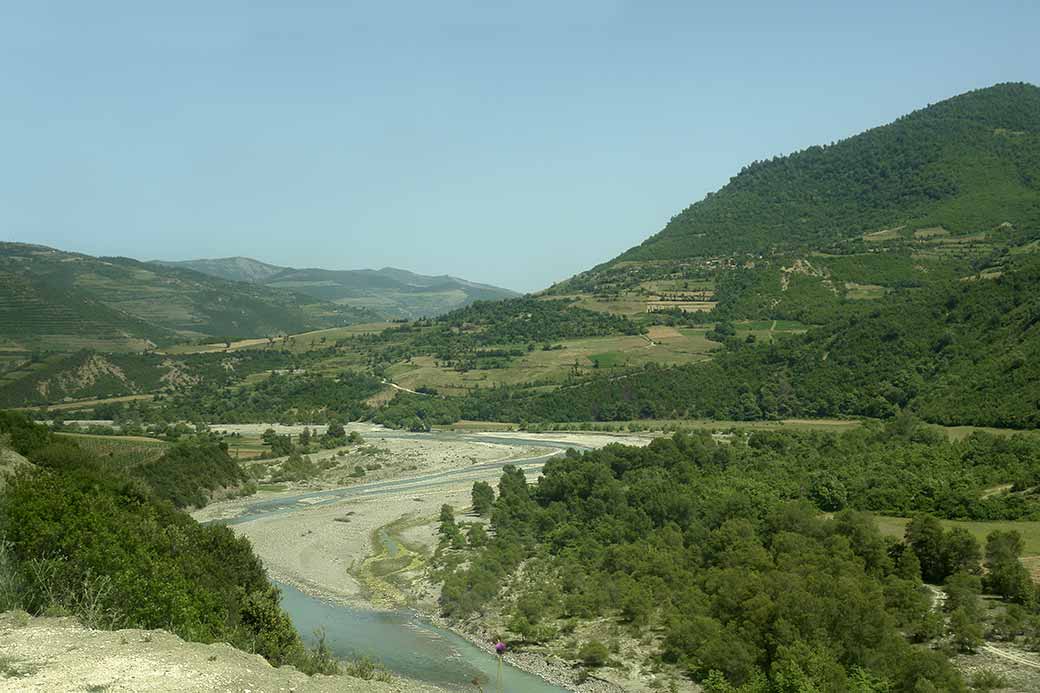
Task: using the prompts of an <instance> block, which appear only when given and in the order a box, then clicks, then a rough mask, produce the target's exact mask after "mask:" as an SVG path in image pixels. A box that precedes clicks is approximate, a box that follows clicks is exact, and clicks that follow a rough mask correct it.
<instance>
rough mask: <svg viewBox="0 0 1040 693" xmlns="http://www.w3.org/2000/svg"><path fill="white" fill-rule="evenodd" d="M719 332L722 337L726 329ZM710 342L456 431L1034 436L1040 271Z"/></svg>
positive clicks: (489, 409)
mask: <svg viewBox="0 0 1040 693" xmlns="http://www.w3.org/2000/svg"><path fill="white" fill-rule="evenodd" d="M723 324H726V323H723ZM733 332H734V330H733V326H732V324H730V325H729V327H728V328H725V329H724V328H722V327H719V326H718V325H717V326H716V328H715V333H716V334H717V335H721V336H718V337H716V338H718V339H722V340H723V341H724V346H725V349H724V350H723V351H721V352H720V353H719V354H718V355H717V356H716V357H715V358H714V359H713V360H712V362H711V363H709V364H695V365H690V366H680V367H676V368H655V367H650V368H647V369H644V370H642V371H633V372H630V373H627V374H625V375H623V376H622V377H612V378H600V379H596V380H594V381H591V382H587V383H582V384H579V385H576V386H574V387H569V388H564V389H560V390H558V391H556V392H552V393H527V392H518V391H515V390H513V391H510V390H508V389H501V390H499V391H497V392H495V393H492V394H489V395H487V396H485V397H484V398H483V399H482V400H480V401H471V402H469V403H468V404H467V405H466V406H464V407H463V408H462V409H461V410H460V411H459V412H458V414H459V416H460V417H461V418H489V419H492V420H511V421H532V422H534V421H588V420H603V421H625V420H630V419H638V418H656V419H661V418H715V419H737V420H754V419H780V418H791V417H834V416H868V417H882V418H884V417H890V416H893V415H894V414H896V413H897V412H898V411H900V410H901V409H908V410H911V411H915V412H917V413H918V414H919V415H921V416H922V417H923V418H925V419H926V420H929V421H932V422H935V423H941V424H950V425H958V424H973V425H983V426H998V427H1007V428H1036V427H1038V426H1040V370H1038V364H1040V259H1037V258H1036V257H1035V256H1025V259H1023V260H1021V261H1020V262H1019V263H1018V264H1016V265H1015V266H1013V267H1009V268H1007V271H1006V272H1005V273H1003V274H1001V275H1000V276H997V277H994V278H992V279H976V280H974V281H958V280H954V281H951V282H948V283H946V284H943V285H940V286H932V287H927V288H925V289H921V290H917V291H908V292H903V293H898V294H893V295H891V296H889V297H888V298H886V299H884V300H882V301H879V302H877V303H876V304H874V305H873V307H872V309H871V310H869V311H866V312H861V313H856V314H852V315H849V316H846V317H844V318H835V319H834V320H833V321H831V322H830V323H829V324H827V325H824V326H821V327H817V328H815V329H811V330H809V331H808V332H806V333H804V334H800V335H792V336H787V337H779V338H777V339H775V340H773V341H771V342H770V343H768V344H757V343H751V342H748V341H747V340H744V339H740V338H738V337H736V336H726V335H733Z"/></svg>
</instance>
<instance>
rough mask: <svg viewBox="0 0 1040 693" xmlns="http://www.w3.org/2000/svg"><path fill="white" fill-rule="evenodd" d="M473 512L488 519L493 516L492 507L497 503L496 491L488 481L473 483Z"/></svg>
mask: <svg viewBox="0 0 1040 693" xmlns="http://www.w3.org/2000/svg"><path fill="white" fill-rule="evenodd" d="M472 497H473V512H475V513H476V514H478V515H480V516H482V517H487V516H488V515H490V514H491V506H492V505H493V504H494V503H495V490H494V489H493V488H491V484H489V483H488V482H486V481H475V482H473V492H472Z"/></svg>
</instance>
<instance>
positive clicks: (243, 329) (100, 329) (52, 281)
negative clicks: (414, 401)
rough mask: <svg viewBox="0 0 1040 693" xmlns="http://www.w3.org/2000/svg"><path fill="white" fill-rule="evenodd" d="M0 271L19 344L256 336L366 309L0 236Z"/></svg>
mask: <svg viewBox="0 0 1040 693" xmlns="http://www.w3.org/2000/svg"><path fill="white" fill-rule="evenodd" d="M0 279H3V281H2V282H0V325H2V327H3V331H2V333H0V334H2V335H3V339H4V341H5V342H6V345H7V346H11V345H12V344H13V345H15V346H21V347H23V348H39V347H43V348H48V349H60V350H74V349H75V348H79V347H94V348H105V349H116V350H140V349H141V348H143V346H144V343H145V342H146V341H149V342H152V343H157V344H161V343H169V342H172V341H176V340H179V339H190V338H203V337H210V338H213V337H216V338H220V337H225V336H227V337H262V336H267V335H271V334H277V333H286V332H303V331H306V330H311V329H320V328H323V327H334V326H339V325H347V324H352V323H356V322H363V321H366V320H371V319H372V318H373V316H372V314H371V313H369V312H367V311H364V310H359V309H355V308H351V307H349V306H338V305H335V304H332V303H327V302H322V301H320V300H316V299H314V298H311V297H307V296H304V295H302V294H299V293H296V292H293V291H287V290H280V289H273V288H270V287H266V286H258V285H253V284H246V283H242V282H231V281H226V280H221V279H217V278H214V277H210V276H207V275H203V274H200V273H198V272H194V271H191V270H187V269H178V268H168V267H161V266H158V265H152V264H146V263H142V262H138V261H137V260H131V259H129V258H95V257H91V256H89V255H82V254H78V253H67V252H63V251H60V250H55V249H53V248H46V247H43V246H35V245H27V244H21V243H0Z"/></svg>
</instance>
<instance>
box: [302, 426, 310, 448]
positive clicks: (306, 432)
mask: <svg viewBox="0 0 1040 693" xmlns="http://www.w3.org/2000/svg"><path fill="white" fill-rule="evenodd" d="M310 444H311V429H310V428H307V427H306V426H305V427H304V429H303V433H301V434H300V447H304V448H305V447H308V446H309V445H310Z"/></svg>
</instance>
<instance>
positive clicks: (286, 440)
mask: <svg viewBox="0 0 1040 693" xmlns="http://www.w3.org/2000/svg"><path fill="white" fill-rule="evenodd" d="M292 451H293V444H292V438H290V437H289V436H277V435H276V436H274V437H273V438H271V454H272V455H274V456H275V457H284V456H286V455H288V454H290V453H291V452H292Z"/></svg>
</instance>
